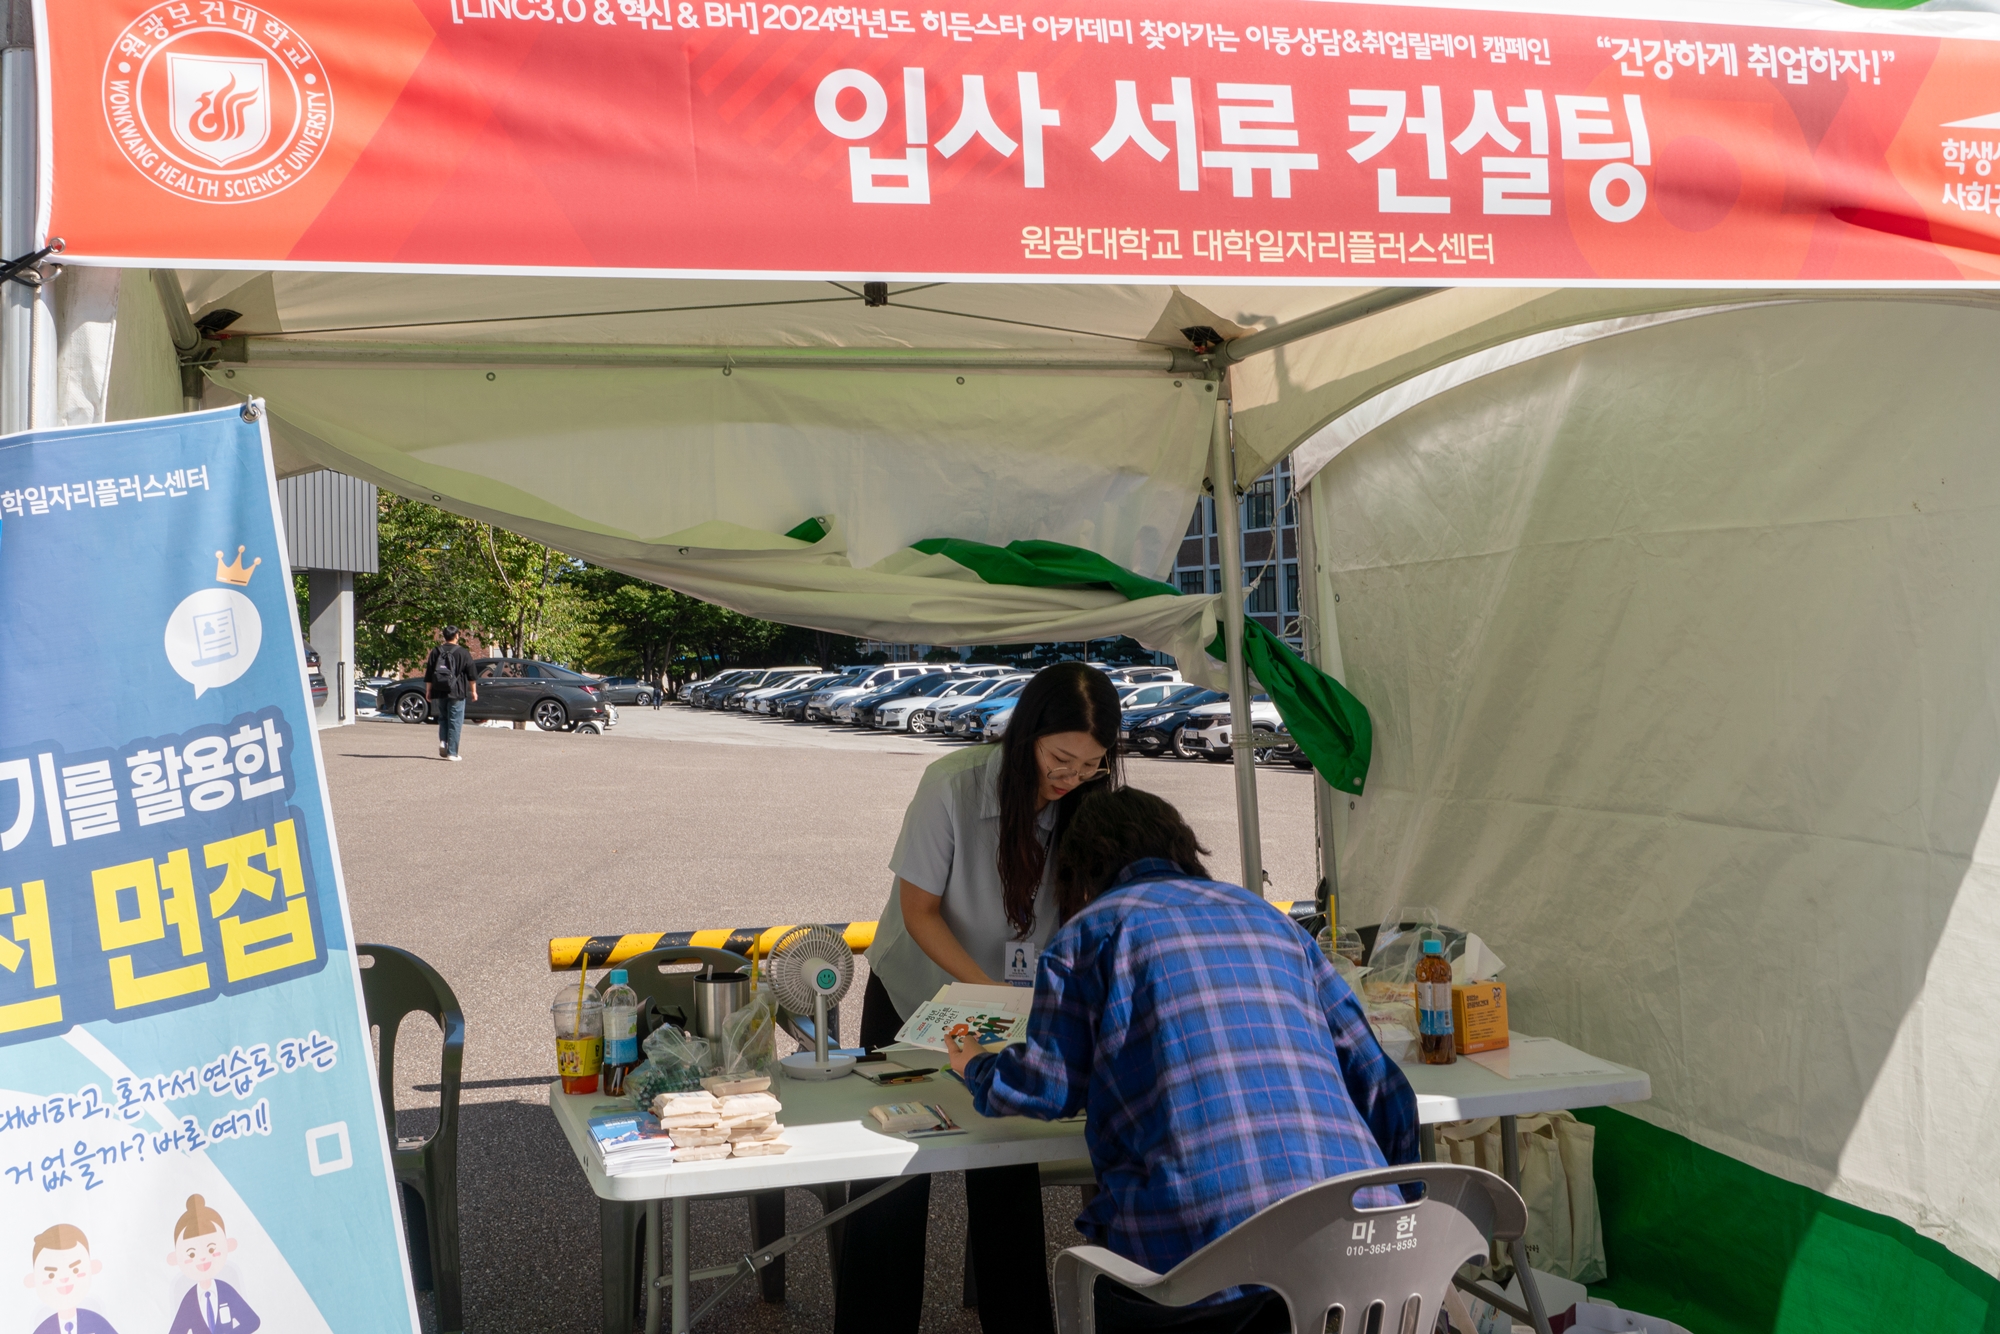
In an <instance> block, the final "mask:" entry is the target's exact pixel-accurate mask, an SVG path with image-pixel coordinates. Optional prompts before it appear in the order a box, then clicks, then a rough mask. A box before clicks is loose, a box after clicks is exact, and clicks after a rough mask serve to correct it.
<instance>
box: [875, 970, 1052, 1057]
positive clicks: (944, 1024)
mask: <svg viewBox="0 0 2000 1334" xmlns="http://www.w3.org/2000/svg"><path fill="white" fill-rule="evenodd" d="M1034 1003H1035V993H1034V990H1033V989H1032V988H1029V987H985V986H978V985H975V984H972V983H968V982H951V983H947V984H946V985H944V986H943V987H940V988H939V989H938V993H937V995H935V996H933V997H931V999H929V1000H927V1001H925V1002H924V1003H923V1004H922V1005H919V1006H918V1007H917V1012H916V1013H915V1014H913V1015H911V1016H910V1018H909V1021H908V1022H907V1023H905V1024H904V1025H903V1026H902V1027H901V1028H900V1029H898V1030H897V1031H896V1041H898V1042H902V1043H907V1044H909V1045H910V1046H912V1047H921V1048H923V1049H924V1050H926V1051H939V1052H941V1051H943V1050H944V1049H945V1045H944V1040H945V1038H946V1037H947V1036H964V1035H970V1036H971V1037H973V1038H974V1039H975V1040H976V1041H977V1042H978V1043H979V1045H980V1046H982V1047H984V1048H986V1049H987V1050H989V1051H995V1050H998V1049H999V1048H1001V1047H1004V1046H1006V1045H1008V1044H1009V1043H1013V1042H1023V1041H1026V1040H1027V1036H1028V1012H1029V1011H1030V1010H1031V1009H1033V1008H1034Z"/></svg>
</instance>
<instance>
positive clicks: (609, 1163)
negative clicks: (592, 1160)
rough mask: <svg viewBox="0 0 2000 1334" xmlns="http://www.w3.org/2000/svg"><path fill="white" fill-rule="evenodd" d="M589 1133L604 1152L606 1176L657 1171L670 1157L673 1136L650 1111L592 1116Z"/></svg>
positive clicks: (672, 1148)
mask: <svg viewBox="0 0 2000 1334" xmlns="http://www.w3.org/2000/svg"><path fill="white" fill-rule="evenodd" d="M590 1137H591V1139H592V1140H594V1141H596V1143H597V1149H598V1152H599V1153H602V1154H603V1155H604V1171H605V1174H606V1175H607V1176H614V1177H615V1176H631V1175H635V1174H638V1173H642V1172H658V1171H661V1170H662V1169H664V1168H666V1167H668V1166H670V1165H671V1164H672V1163H673V1161H674V1146H673V1140H672V1139H671V1137H670V1136H669V1133H668V1132H667V1131H665V1130H662V1129H661V1128H660V1123H659V1120H658V1119H657V1118H656V1117H654V1115H653V1114H652V1113H651V1112H640V1111H632V1112H621V1113H618V1114H616V1115H613V1116H593V1117H591V1118H590Z"/></svg>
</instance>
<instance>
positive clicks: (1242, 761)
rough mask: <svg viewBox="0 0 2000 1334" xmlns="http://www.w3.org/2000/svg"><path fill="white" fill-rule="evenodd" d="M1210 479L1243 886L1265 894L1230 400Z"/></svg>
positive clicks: (1218, 415) (1217, 427) (1215, 434)
mask: <svg viewBox="0 0 2000 1334" xmlns="http://www.w3.org/2000/svg"><path fill="white" fill-rule="evenodd" d="M1208 481H1209V488H1210V490H1211V491H1212V492H1213V493H1214V496H1215V531H1216V537H1217V539H1218V541H1219V542H1220V544H1221V546H1222V644H1223V648H1224V650H1225V651H1226V652H1227V653H1228V654H1229V663H1228V666H1229V747H1230V749H1231V750H1232V751H1233V752H1234V758H1235V765H1236V829H1237V835H1238V837H1239V839H1240V841H1241V842H1242V845H1243V886H1244V888H1246V889H1248V890H1249V891H1250V892H1251V893H1253V894H1257V895H1262V894H1263V893H1264V839H1263V834H1262V831H1261V830H1260V828H1259V826H1258V823H1257V749H1256V745H1257V739H1256V736H1255V735H1254V734H1253V732H1252V731H1251V724H1250V669H1249V667H1248V666H1247V665H1246V664H1245V663H1244V661H1243V513H1242V508H1241V504H1240V502H1239V500H1238V492H1237V488H1236V450H1235V447H1234V445H1232V444H1231V443H1230V438H1229V404H1228V403H1227V402H1226V401H1223V400H1221V399H1220V396H1218V401H1217V402H1216V405H1215V424H1214V427H1213V428H1212V430H1211V431H1210V433H1209V438H1208Z"/></svg>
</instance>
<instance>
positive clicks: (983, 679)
mask: <svg viewBox="0 0 2000 1334" xmlns="http://www.w3.org/2000/svg"><path fill="white" fill-rule="evenodd" d="M1008 679H1009V678H1008V677H1006V676H987V675H979V676H971V675H967V676H961V677H959V678H957V679H956V680H954V681H952V682H951V684H949V685H948V686H946V687H945V688H944V689H943V690H940V691H939V692H938V693H937V694H935V695H926V696H924V697H923V698H921V699H912V700H910V701H908V705H909V707H908V710H907V712H906V713H904V716H903V718H902V721H901V722H898V723H883V724H881V725H882V726H885V727H888V726H895V727H901V728H904V729H907V730H908V731H911V732H917V733H923V732H930V731H934V730H936V728H937V718H938V715H939V714H940V713H945V712H948V711H949V710H951V709H953V708H956V707H957V706H959V705H961V704H970V703H972V702H973V701H974V700H978V699H983V698H985V697H986V696H987V695H989V694H991V693H992V692H993V691H994V689H995V688H997V687H998V686H999V685H1000V683H1001V682H1002V681H1005V680H1008ZM877 716H878V717H879V716H880V715H879V714H878V715H877Z"/></svg>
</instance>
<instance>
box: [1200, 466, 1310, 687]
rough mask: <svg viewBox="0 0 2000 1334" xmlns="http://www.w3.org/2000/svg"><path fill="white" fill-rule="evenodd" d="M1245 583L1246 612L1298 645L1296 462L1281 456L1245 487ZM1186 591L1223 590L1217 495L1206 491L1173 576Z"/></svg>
mask: <svg viewBox="0 0 2000 1334" xmlns="http://www.w3.org/2000/svg"><path fill="white" fill-rule="evenodd" d="M1241 504H1242V506H1243V584H1244V587H1246V588H1248V589H1249V590H1250V592H1249V594H1248V596H1247V597H1246V598H1245V599H1244V613H1245V614H1246V615H1247V616H1249V617H1250V618H1251V619H1252V620H1255V621H1260V622H1262V623H1263V625H1264V626H1265V627H1266V628H1267V629H1269V630H1271V631H1273V632H1275V633H1276V634H1279V635H1281V636H1283V637H1284V638H1285V640H1287V641H1288V642H1289V643H1290V644H1291V645H1292V646H1293V647H1294V648H1297V647H1298V645H1299V627H1298V616H1299V507H1298V505H1297V504H1295V503H1294V501H1293V494H1292V465H1291V462H1290V461H1289V460H1286V461H1284V462H1281V463H1279V464H1278V466H1277V467H1275V468H1273V469H1272V470H1271V471H1270V472H1267V473H1265V474H1264V475H1263V476H1262V477H1259V478H1258V479H1257V480H1256V481H1255V482H1252V483H1251V484H1250V486H1249V487H1248V488H1247V489H1246V490H1245V491H1244V493H1243V499H1242V501H1241ZM1171 577H1172V580H1173V582H1174V583H1175V584H1177V585H1179V587H1180V590H1181V591H1182V592H1183V593H1219V592H1221V591H1222V539H1221V538H1220V537H1218V536H1217V535H1216V525H1215V500H1214V498H1213V497H1210V496H1204V497H1203V498H1202V499H1201V501H1200V503H1199V504H1197V505H1196V506H1195V508H1194V515H1193V517H1192V518H1190V519H1189V520H1188V530H1187V536H1186V537H1185V538H1183V539H1182V540H1181V550H1180V555H1179V556H1178V557H1177V558H1176V559H1175V561H1174V572H1173V575H1172V576H1171Z"/></svg>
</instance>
